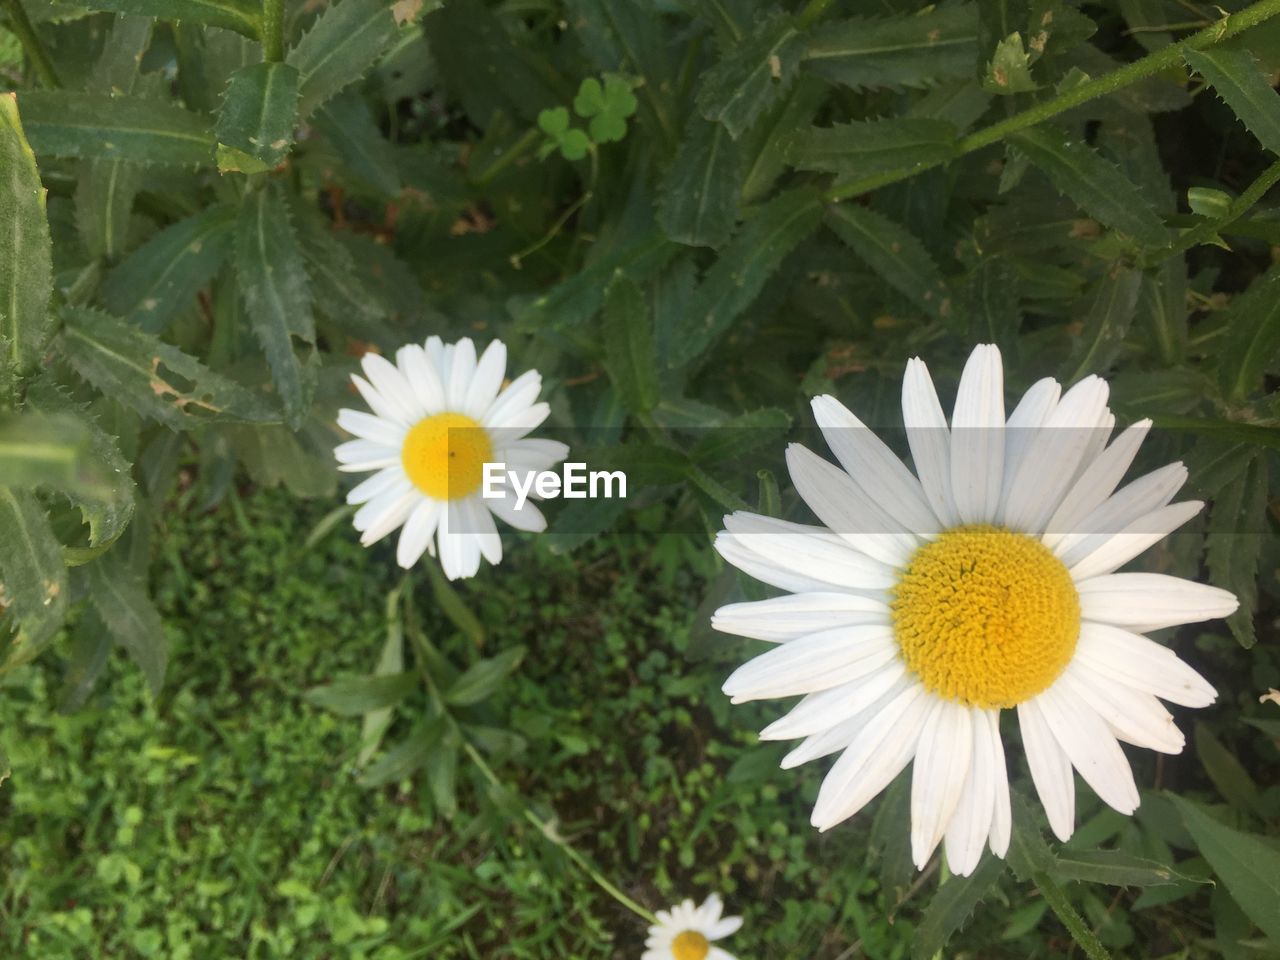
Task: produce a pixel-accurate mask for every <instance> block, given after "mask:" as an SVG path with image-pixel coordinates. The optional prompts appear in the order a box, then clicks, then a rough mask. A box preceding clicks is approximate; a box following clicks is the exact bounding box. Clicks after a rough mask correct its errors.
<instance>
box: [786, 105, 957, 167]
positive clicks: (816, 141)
mask: <svg viewBox="0 0 1280 960" xmlns="http://www.w3.org/2000/svg"><path fill="white" fill-rule="evenodd" d="M955 133H956V131H955V127H953V126H952V125H951V124H950V123H948V122H947V121H945V120H930V119H927V118H924V117H899V118H894V119H892V120H865V121H855V122H853V123H837V124H834V125H832V126H830V127H810V128H809V130H808V131H807V132H805V133H803V134H801V135H800V136H799V137H798V138H797V139H796V142H795V144H794V146H793V147H792V148H791V152H790V155H789V159H790V160H791V162H792V163H793V164H794V165H795V166H797V167H799V168H800V169H801V170H829V171H831V172H832V173H838V174H840V175H841V177H842V178H844V177H849V178H853V177H866V176H871V175H872V174H877V173H888V172H891V171H900V170H901V171H906V170H915V169H916V168H918V167H921V166H927V165H930V164H934V163H939V162H941V161H944V160H949V159H951V158H952V157H954V156H955V153H956V149H955Z"/></svg>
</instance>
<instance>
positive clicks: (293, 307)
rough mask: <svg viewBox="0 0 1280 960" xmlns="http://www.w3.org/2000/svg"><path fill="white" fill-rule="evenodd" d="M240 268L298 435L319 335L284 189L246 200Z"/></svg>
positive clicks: (239, 233)
mask: <svg viewBox="0 0 1280 960" xmlns="http://www.w3.org/2000/svg"><path fill="white" fill-rule="evenodd" d="M345 2H346V3H351V2H353V0H345ZM235 263H236V276H237V280H238V281H239V285H240V296H241V299H242V300H243V301H244V305H245V310H246V312H247V313H248V314H249V320H250V322H251V323H252V324H253V330H254V333H255V334H256V335H257V337H258V342H259V343H261V344H262V349H263V352H264V353H265V354H266V356H267V363H268V364H269V365H270V366H271V374H272V378H273V379H274V381H275V385H276V391H277V392H278V393H279V394H280V399H281V401H282V403H283V404H284V411H285V419H286V421H287V422H288V423H289V425H290V426H291V427H293V428H294V429H295V430H296V429H297V428H298V426H299V425H300V424H301V423H302V419H303V417H304V416H305V415H306V412H307V408H308V407H309V406H310V404H311V394H312V391H313V390H314V387H315V383H314V379H315V378H314V365H313V364H312V363H311V362H310V360H311V359H314V351H315V342H316V331H315V320H314V318H313V317H312V314H311V304H312V300H311V283H310V280H309V279H308V277H307V270H306V264H305V262H304V261H303V257H302V249H301V247H300V246H299V244H298V238H297V235H296V234H295V232H294V229H293V223H292V221H291V219H290V216H289V208H288V206H287V204H286V203H285V201H284V198H283V197H282V195H281V193H280V189H279V185H273V186H269V187H267V188H266V189H263V190H259V191H257V192H256V193H253V194H251V195H250V196H247V197H245V198H244V200H243V201H241V205H240V217H239V221H238V223H237V224H236V256H235ZM295 338H296V339H298V340H300V341H301V346H302V347H303V348H304V349H306V350H307V352H308V355H309V357H308V360H307V361H303V360H300V359H299V357H298V354H297V351H296V350H295V349H294V339H295Z"/></svg>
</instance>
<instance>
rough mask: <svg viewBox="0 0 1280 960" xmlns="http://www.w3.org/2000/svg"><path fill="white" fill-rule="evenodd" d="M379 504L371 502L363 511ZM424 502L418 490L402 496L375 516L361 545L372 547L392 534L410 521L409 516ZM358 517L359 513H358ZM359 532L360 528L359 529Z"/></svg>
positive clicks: (361, 537) (366, 528)
mask: <svg viewBox="0 0 1280 960" xmlns="http://www.w3.org/2000/svg"><path fill="white" fill-rule="evenodd" d="M375 502H377V501H375V500H371V501H369V502H368V503H366V504H365V505H364V506H363V507H361V508H360V509H361V510H364V509H366V508H368V507H371V506H373V504H374V503H375ZM421 502H422V494H420V493H419V492H418V491H417V490H411V491H409V492H408V493H405V494H402V495H401V496H400V498H399V499H398V500H396V501H395V502H393V503H392V504H391V505H390V506H388V507H387V508H386V509H385V510H384V511H382V513H380V514H377V515H375V516H373V517H372V518H371V519H370V521H369V525H368V526H367V527H365V529H364V532H363V533H362V534H361V535H360V543H361V544H363V545H364V546H366V547H367V546H370V545H371V544H374V543H377V542H378V541H379V540H381V539H382V538H383V537H385V536H386V535H387V534H389V533H391V532H392V531H393V530H395V529H396V528H397V527H399V526H400V525H401V524H402V523H404V522H405V521H406V520H408V519H409V514H410V513H412V512H413V508H414V507H416V506H417V505H418V504H419V503H421ZM356 513H357V515H358V514H359V511H356ZM356 529H357V530H359V529H360V528H359V527H357V528H356Z"/></svg>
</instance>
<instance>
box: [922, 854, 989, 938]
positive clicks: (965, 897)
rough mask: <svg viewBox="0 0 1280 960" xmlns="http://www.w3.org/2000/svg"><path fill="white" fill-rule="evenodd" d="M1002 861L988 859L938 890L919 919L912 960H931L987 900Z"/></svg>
mask: <svg viewBox="0 0 1280 960" xmlns="http://www.w3.org/2000/svg"><path fill="white" fill-rule="evenodd" d="M1004 871H1005V865H1004V861H1002V860H1000V859H998V858H997V857H987V858H986V859H985V860H983V861H982V863H981V864H980V865H979V866H978V869H977V870H975V871H974V872H973V873H972V874H970V875H969V876H967V877H950V878H949V879H948V880H947V882H946V883H944V884H943V885H942V886H941V887H939V888H938V891H937V892H936V893H935V894H934V895H933V899H931V900H930V901H929V906H928V907H927V908H926V909H925V911H924V916H922V917H921V918H920V922H919V924H918V925H917V926H916V928H915V933H914V935H913V937H912V939H911V956H912V957H913V958H915V960H932V958H933V957H935V956H936V955H937V954H938V953H940V952H941V951H942V948H943V947H945V946H946V945H947V941H948V940H950V939H951V937H952V935H953V934H955V933H956V931H958V930H960V929H961V928H962V927H963V926H964V925H965V924H966V923H967V922H968V920H969V917H970V916H972V915H973V911H974V908H975V907H977V906H978V904H980V903H981V902H982V901H983V900H985V899H986V898H987V897H989V896H990V895H991V894H992V893H993V892H994V891H995V889H996V885H997V884H998V883H999V882H1000V878H1001V877H1002V876H1004Z"/></svg>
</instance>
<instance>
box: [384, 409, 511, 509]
mask: <svg viewBox="0 0 1280 960" xmlns="http://www.w3.org/2000/svg"><path fill="white" fill-rule="evenodd" d="M492 457H493V444H492V443H490V442H489V433H488V431H487V430H485V429H484V427H482V426H480V424H478V423H476V421H474V420H472V419H471V418H470V417H468V416H465V415H463V414H461V413H437V414H436V415H435V416H431V417H427V418H425V419H423V420H419V421H418V422H417V423H415V424H414V425H413V426H412V427H411V428H410V429H409V433H408V435H407V436H406V437H405V438H404V446H403V447H401V449H400V462H401V463H403V464H404V472H405V473H407V474H408V475H409V479H410V480H411V481H412V482H413V485H414V486H415V487H417V488H418V489H419V490H421V491H422V492H423V493H425V494H426V495H427V496H428V497H431V498H433V499H435V500H457V499H459V498H460V497H465V496H467V495H469V494H472V493H475V492H476V491H477V490H479V489H480V483H481V481H482V480H483V479H484V465H485V464H486V463H488V462H489V460H491V459H492Z"/></svg>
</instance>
